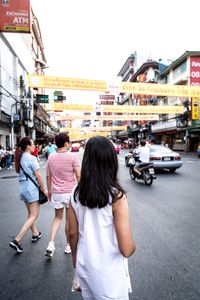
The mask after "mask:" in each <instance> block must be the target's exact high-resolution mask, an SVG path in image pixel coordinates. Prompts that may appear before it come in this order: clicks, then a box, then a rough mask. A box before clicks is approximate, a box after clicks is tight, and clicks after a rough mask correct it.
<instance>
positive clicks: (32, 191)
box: [19, 180, 39, 203]
mask: <svg viewBox="0 0 200 300" xmlns="http://www.w3.org/2000/svg"><path fill="white" fill-rule="evenodd" d="M19 195H20V199H21V200H23V201H26V202H28V203H32V202H35V201H38V199H39V193H38V188H37V187H36V186H35V185H34V184H33V183H32V182H31V181H30V180H27V181H26V180H24V181H20V182H19Z"/></svg>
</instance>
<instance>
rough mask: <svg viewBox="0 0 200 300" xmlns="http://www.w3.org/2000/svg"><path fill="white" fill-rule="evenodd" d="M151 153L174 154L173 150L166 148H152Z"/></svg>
mask: <svg viewBox="0 0 200 300" xmlns="http://www.w3.org/2000/svg"><path fill="white" fill-rule="evenodd" d="M150 152H172V150H171V149H170V148H167V147H164V146H151V148H150Z"/></svg>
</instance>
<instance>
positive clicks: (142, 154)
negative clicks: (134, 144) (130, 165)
mask: <svg viewBox="0 0 200 300" xmlns="http://www.w3.org/2000/svg"><path fill="white" fill-rule="evenodd" d="M134 152H135V153H134V156H136V157H138V159H137V161H136V164H135V166H134V172H135V173H137V174H138V177H139V176H140V175H141V172H140V165H141V164H142V163H148V162H149V147H147V146H146V142H145V141H144V140H141V141H140V146H139V147H138V148H136V149H135V151H134Z"/></svg>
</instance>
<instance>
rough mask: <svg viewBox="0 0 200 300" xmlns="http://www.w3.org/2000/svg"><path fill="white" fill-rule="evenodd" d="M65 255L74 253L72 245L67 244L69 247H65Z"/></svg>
mask: <svg viewBox="0 0 200 300" xmlns="http://www.w3.org/2000/svg"><path fill="white" fill-rule="evenodd" d="M64 252H65V253H67V254H69V253H71V252H72V250H71V248H70V245H69V244H67V246H66V247H65V250H64Z"/></svg>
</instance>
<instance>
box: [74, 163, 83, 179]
mask: <svg viewBox="0 0 200 300" xmlns="http://www.w3.org/2000/svg"><path fill="white" fill-rule="evenodd" d="M74 172H75V176H76V180H77V182H79V180H80V178H81V169H80V167H77V168H75V169H74Z"/></svg>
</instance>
